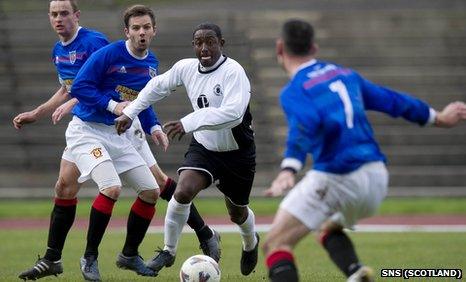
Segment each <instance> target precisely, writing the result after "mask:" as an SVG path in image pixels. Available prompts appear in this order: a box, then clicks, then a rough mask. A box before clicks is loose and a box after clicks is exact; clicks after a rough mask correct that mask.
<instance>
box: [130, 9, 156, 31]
mask: <svg viewBox="0 0 466 282" xmlns="http://www.w3.org/2000/svg"><path fill="white" fill-rule="evenodd" d="M146 15H147V16H149V17H150V20H151V22H152V25H153V26H155V15H154V11H152V9H151V8H149V7H147V6H144V5H133V6H131V7H129V8H128V9H126V11H125V12H124V14H123V19H124V22H125V27H126V28H128V25H129V19H130V18H132V17H140V16H146Z"/></svg>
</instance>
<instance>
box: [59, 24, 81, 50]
mask: <svg viewBox="0 0 466 282" xmlns="http://www.w3.org/2000/svg"><path fill="white" fill-rule="evenodd" d="M81 28H82V27H81V26H78V29H77V30H76V32H75V33H74V35H73V37H71V39H70V40H68V41H65V42H63V41H61V45H63V46H68V45H70V44H71V43H72V42H73V41H74V40H75V39H76V37H78V33H79V30H80V29H81Z"/></svg>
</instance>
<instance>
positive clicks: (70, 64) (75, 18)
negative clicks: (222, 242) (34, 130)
mask: <svg viewBox="0 0 466 282" xmlns="http://www.w3.org/2000/svg"><path fill="white" fill-rule="evenodd" d="M79 15H80V11H79V9H78V7H77V5H76V2H75V1H69V0H62V1H57V0H55V1H50V10H49V16H50V23H51V26H52V28H53V29H54V30H55V31H56V32H57V34H58V36H59V39H60V42H58V43H57V44H56V45H55V47H54V50H53V55H52V61H53V62H54V64H55V65H56V68H57V72H58V76H59V81H60V83H61V85H62V86H61V87H60V88H59V90H58V91H57V92H56V93H55V94H54V95H53V96H52V97H51V98H50V99H49V100H48V101H47V102H46V103H44V104H42V105H40V106H38V107H37V108H36V109H34V110H33V111H29V112H24V113H21V114H19V115H18V116H16V117H15V118H14V119H13V124H14V126H15V128H17V129H20V128H21V127H22V126H23V125H25V124H28V123H32V122H35V121H36V120H38V119H40V118H42V117H44V116H46V115H48V114H50V113H51V112H53V110H54V109H56V111H55V112H54V113H53V115H52V120H53V122H54V123H56V122H58V121H59V120H60V119H61V118H62V116H63V115H64V114H66V113H68V112H69V111H71V109H72V108H73V106H74V105H75V104H76V103H77V100H76V99H72V100H70V101H68V102H67V103H65V104H63V105H62V106H60V107H58V108H57V106H58V105H60V104H61V103H63V101H66V99H69V95H68V91H69V90H70V88H71V83H72V81H73V79H74V77H75V76H76V74H77V72H78V71H79V69H80V68H81V66H82V65H83V64H84V62H85V61H86V60H87V59H88V57H89V56H90V55H91V54H92V53H93V52H95V51H96V50H98V49H100V48H101V47H103V46H105V45H107V44H108V41H107V39H106V38H105V36H104V35H103V34H101V33H99V32H95V31H92V30H89V29H86V28H82V27H80V26H79ZM139 127H140V126H139ZM139 127H137V126H135V127H133V128H132V129H131V130H130V131H131V133H129V134H127V137H128V138H129V139H130V140H131V142H132V144H133V145H134V146H135V147H136V148H137V150H138V153H139V154H140V155H141V156H142V157H143V158H144V160H145V161H146V163H147V165H148V166H149V167H150V170H151V171H152V173H153V174H154V176H155V178H156V180H157V183H158V185H159V186H160V187H161V188H162V189H163V190H162V192H161V197H162V198H163V199H166V200H169V199H170V198H171V196H172V195H173V191H174V189H175V187H176V183H175V182H174V181H173V180H172V179H170V178H168V177H167V176H166V175H165V174H164V173H163V171H162V170H161V169H160V168H159V167H158V165H157V163H156V161H155V158H154V157H153V155H152V152H151V151H150V148H149V146H148V144H147V141H146V139H145V137H144V135H143V134H141V131H142V130H141V129H139ZM79 174H80V173H79V170H78V168H77V166H76V165H75V163H74V160H73V157H72V156H71V154H70V152H69V150H66V149H65V151H64V153H63V156H62V160H61V163H60V173H59V177H58V181H57V183H56V186H55V194H56V196H55V206H54V209H53V211H52V214H51V220H50V229H49V236H48V243H47V246H48V247H47V251H46V253H45V256H44V257H43V258H40V259H39V260H38V261H37V263H36V265H35V266H34V267H33V268H31V269H28V270H26V271H24V272H23V273H21V274H20V276H19V277H20V278H21V279H39V278H42V277H45V276H49V275H57V274H60V273H62V271H63V267H62V263H61V260H60V259H61V252H62V249H63V245H64V242H65V240H66V236H67V234H68V231H69V230H70V228H71V226H72V224H73V221H74V217H75V211H76V204H77V198H76V195H77V193H78V191H79V188H80V186H81V184H80V183H78V181H77V180H78V177H79ZM136 208H137V207H136ZM188 224H189V225H190V226H191V227H192V228H193V229H194V230H195V231H196V234H197V235H198V237H199V241H200V242H201V247H202V249H203V251H204V253H207V254H209V253H219V249H218V240H217V239H218V238H216V237H214V236H213V232H212V230H211V229H210V228H209V227H208V226H207V225H205V223H204V221H203V220H202V218H201V217H200V215H199V214H198V212H197V210H196V208H195V207H194V208H193V209H191V214H190V221H188Z"/></svg>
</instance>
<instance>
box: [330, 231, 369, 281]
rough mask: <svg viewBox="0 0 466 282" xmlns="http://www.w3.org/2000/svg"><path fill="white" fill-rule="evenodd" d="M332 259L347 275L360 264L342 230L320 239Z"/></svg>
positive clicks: (354, 270)
mask: <svg viewBox="0 0 466 282" xmlns="http://www.w3.org/2000/svg"><path fill="white" fill-rule="evenodd" d="M322 244H323V246H324V248H325V249H326V250H327V252H328V254H329V256H330V258H331V259H332V261H333V262H334V263H335V264H336V265H337V266H338V268H339V269H340V270H341V271H342V272H343V273H344V274H345V275H346V276H347V277H349V276H351V274H353V273H355V272H356V271H357V270H358V269H359V268H360V267H361V265H360V264H359V259H358V256H357V255H356V251H355V250H354V246H353V244H352V243H351V240H350V238H349V237H348V236H347V235H346V234H345V233H344V232H343V231H334V232H331V233H328V234H326V235H325V236H324V238H323V240H322Z"/></svg>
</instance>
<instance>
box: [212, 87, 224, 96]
mask: <svg viewBox="0 0 466 282" xmlns="http://www.w3.org/2000/svg"><path fill="white" fill-rule="evenodd" d="M214 94H215V95H216V96H222V94H223V90H222V87H221V86H220V84H217V85H215V86H214Z"/></svg>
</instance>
